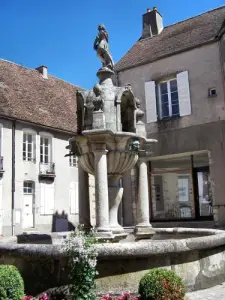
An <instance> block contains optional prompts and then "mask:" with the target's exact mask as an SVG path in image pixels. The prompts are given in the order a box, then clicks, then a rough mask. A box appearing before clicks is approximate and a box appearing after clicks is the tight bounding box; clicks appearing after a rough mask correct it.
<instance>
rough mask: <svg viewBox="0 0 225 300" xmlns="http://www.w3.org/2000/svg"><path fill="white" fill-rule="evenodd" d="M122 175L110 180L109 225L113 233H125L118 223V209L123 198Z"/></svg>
mask: <svg viewBox="0 0 225 300" xmlns="http://www.w3.org/2000/svg"><path fill="white" fill-rule="evenodd" d="M120 179H121V175H114V176H110V178H109V224H110V229H111V230H112V232H113V233H123V232H124V230H123V227H122V226H121V225H120V224H119V223H118V209H119V205H120V202H121V200H122V196H123V187H122V186H121V183H120Z"/></svg>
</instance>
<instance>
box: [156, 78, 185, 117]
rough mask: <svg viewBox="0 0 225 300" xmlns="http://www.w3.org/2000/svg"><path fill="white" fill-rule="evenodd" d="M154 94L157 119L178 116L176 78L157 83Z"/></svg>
mask: <svg viewBox="0 0 225 300" xmlns="http://www.w3.org/2000/svg"><path fill="white" fill-rule="evenodd" d="M156 95H157V111H158V117H159V119H163V118H168V117H173V116H179V114H180V110H179V96H178V86H177V79H176V78H173V79H170V80H167V81H163V82H160V83H159V84H157V85H156Z"/></svg>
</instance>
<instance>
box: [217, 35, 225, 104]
mask: <svg viewBox="0 0 225 300" xmlns="http://www.w3.org/2000/svg"><path fill="white" fill-rule="evenodd" d="M221 39H222V37H221V38H220V39H219V41H218V45H219V56H220V66H221V73H222V84H223V99H224V101H225V71H224V61H223V58H222V51H221V42H222V41H221ZM224 43H225V41H224Z"/></svg>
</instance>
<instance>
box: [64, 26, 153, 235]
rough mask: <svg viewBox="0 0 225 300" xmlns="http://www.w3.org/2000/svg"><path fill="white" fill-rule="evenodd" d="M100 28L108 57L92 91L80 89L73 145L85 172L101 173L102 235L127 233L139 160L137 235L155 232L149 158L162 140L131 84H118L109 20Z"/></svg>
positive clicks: (100, 46) (99, 44) (101, 48)
mask: <svg viewBox="0 0 225 300" xmlns="http://www.w3.org/2000/svg"><path fill="white" fill-rule="evenodd" d="M98 31H99V32H98V35H97V37H96V39H95V42H94V49H95V50H96V52H97V55H98V57H99V58H100V60H101V62H102V67H101V68H100V69H99V70H98V72H97V77H98V78H99V83H97V84H96V85H95V86H94V87H93V89H91V90H88V91H84V92H81V91H78V92H77V127H78V135H77V136H75V137H73V138H71V139H70V141H69V147H68V148H69V149H70V151H71V154H73V155H74V154H75V155H77V156H78V157H79V166H80V167H81V168H82V169H83V171H84V172H86V173H89V174H92V175H94V176H95V197H96V199H95V201H96V235H97V236H98V237H100V238H109V239H113V238H115V237H117V238H118V236H121V237H124V235H126V234H125V232H124V229H123V227H122V226H121V225H119V223H118V208H119V205H120V203H121V200H122V196H123V183H122V176H123V174H124V173H125V172H127V171H129V170H131V169H132V168H134V167H135V165H136V164H137V165H138V167H139V179H138V183H139V188H138V205H137V206H138V224H137V225H136V230H135V232H136V235H137V236H142V237H149V236H151V235H153V233H154V231H153V229H152V226H151V225H150V222H149V193H148V174H147V161H148V160H149V156H150V153H151V145H152V143H154V142H156V140H150V139H147V138H146V131H145V124H144V123H143V122H142V118H143V116H144V113H143V111H141V109H140V101H139V100H138V99H137V98H136V97H135V95H134V93H133V91H132V89H131V86H130V85H127V86H125V87H117V86H115V85H114V84H113V80H112V78H113V76H115V73H114V63H113V59H112V56H111V55H110V52H109V47H108V33H107V31H106V29H105V27H104V25H99V27H98Z"/></svg>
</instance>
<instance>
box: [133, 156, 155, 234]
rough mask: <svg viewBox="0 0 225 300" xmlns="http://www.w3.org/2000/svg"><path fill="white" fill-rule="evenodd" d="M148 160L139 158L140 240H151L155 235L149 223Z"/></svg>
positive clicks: (138, 223) (138, 214)
mask: <svg viewBox="0 0 225 300" xmlns="http://www.w3.org/2000/svg"><path fill="white" fill-rule="evenodd" d="M148 160H149V158H147V157H139V161H138V167H139V174H138V202H137V225H136V226H135V232H136V234H137V236H138V237H140V238H141V237H142V238H150V237H151V236H152V235H153V234H154V230H153V229H152V225H151V224H150V221H149V219H150V216H149V191H148V167H147V161H148Z"/></svg>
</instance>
